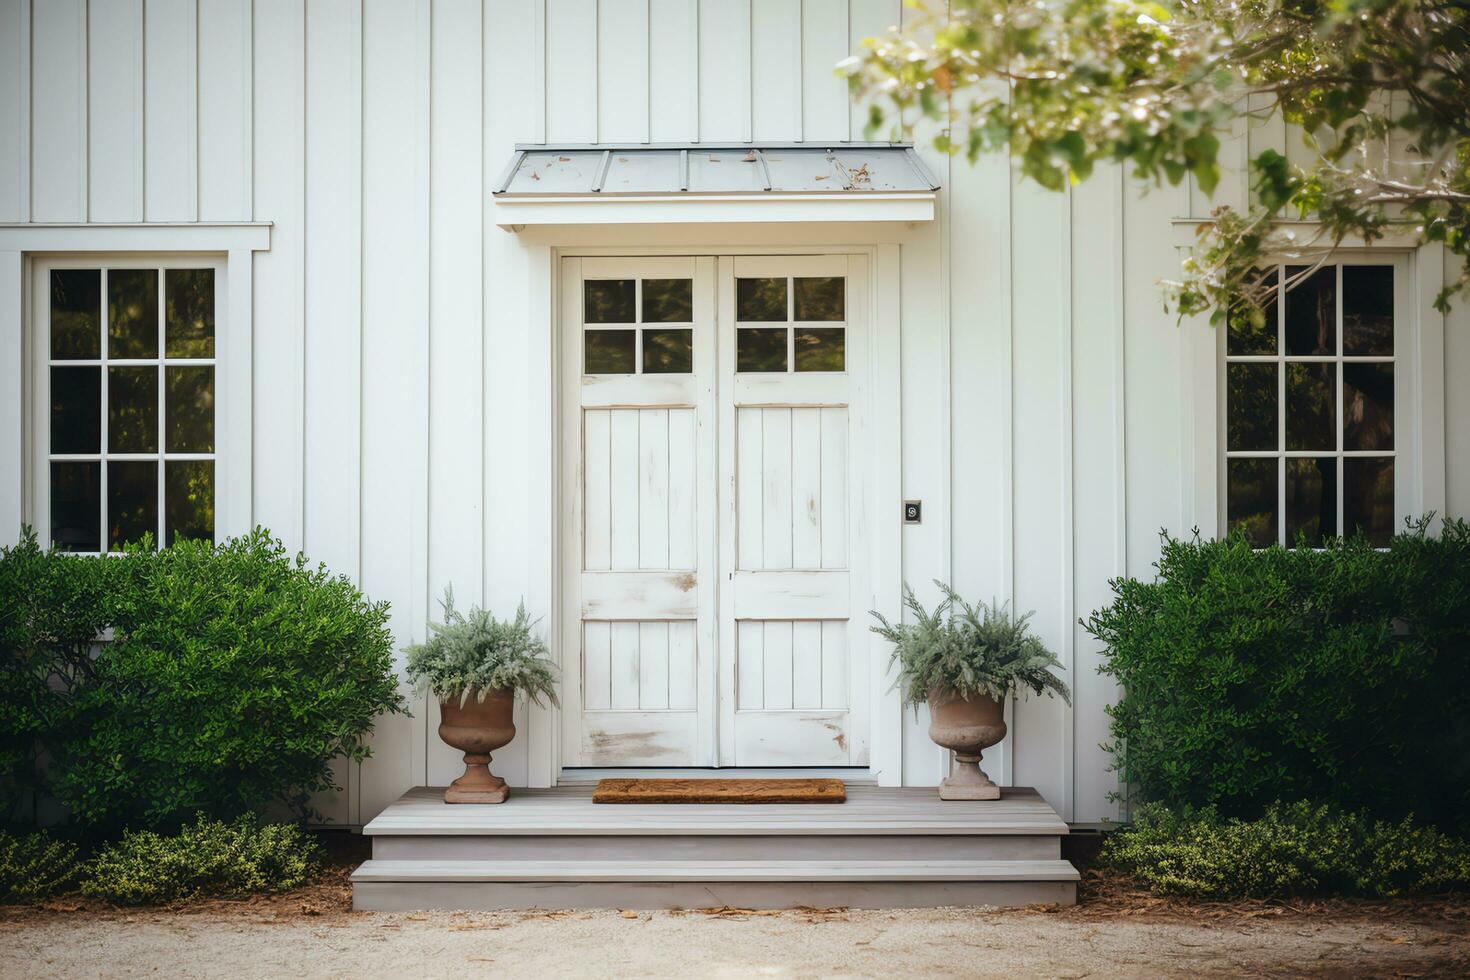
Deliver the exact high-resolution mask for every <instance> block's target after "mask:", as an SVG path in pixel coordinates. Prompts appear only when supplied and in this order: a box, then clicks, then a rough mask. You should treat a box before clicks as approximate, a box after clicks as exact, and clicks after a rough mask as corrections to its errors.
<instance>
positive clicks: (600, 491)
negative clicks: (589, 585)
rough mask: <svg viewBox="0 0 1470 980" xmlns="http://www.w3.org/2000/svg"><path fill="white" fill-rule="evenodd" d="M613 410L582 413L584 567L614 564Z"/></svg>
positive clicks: (597, 568)
mask: <svg viewBox="0 0 1470 980" xmlns="http://www.w3.org/2000/svg"><path fill="white" fill-rule="evenodd" d="M611 425H612V413H611V412H608V411H605V410H594V411H589V412H584V413H583V422H582V458H583V460H584V463H583V476H582V479H583V491H582V492H583V500H584V504H583V506H584V507H585V511H584V514H585V516H584V517H583V529H582V535H583V552H584V558H583V563H582V567H583V568H585V569H588V570H599V569H602V570H605V569H609V568H611V567H612V429H611Z"/></svg>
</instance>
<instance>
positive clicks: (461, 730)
mask: <svg viewBox="0 0 1470 980" xmlns="http://www.w3.org/2000/svg"><path fill="white" fill-rule="evenodd" d="M514 706H515V701H514V699H513V697H512V694H511V692H510V691H492V692H491V693H490V694H488V695H486V697H485V700H484V701H480V700H479V699H478V698H477V697H476V696H475V693H474V692H471V694H470V696H469V697H467V698H465V699H463V702H461V700H460V699H459V698H450V699H449V700H447V701H441V702H440V703H439V710H440V717H441V720H440V723H439V737H440V738H442V739H443V740H444V741H445V743H446V744H448V745H452V746H453V747H454V748H456V749H459V750H460V751H461V752H463V753H464V775H463V776H460V777H459V778H458V779H456V780H455V781H454V782H452V783H450V784H449V788H448V789H446V790H445V791H444V802H445V803H504V802H505V798H506V797H507V796H509V795H510V789H509V788H508V787H507V786H506V785H505V780H503V779H501V778H500V777H499V776H497V775H495V774H494V773H492V772H491V771H490V753H491V752H494V751H495V750H496V749H498V748H500V747H501V746H503V745H506V744H508V743H509V742H510V740H511V739H513V738H515V734H516V726H515V723H514V722H513V721H512V720H511V716H512V710H513V708H514Z"/></svg>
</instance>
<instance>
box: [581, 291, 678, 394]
mask: <svg viewBox="0 0 1470 980" xmlns="http://www.w3.org/2000/svg"><path fill="white" fill-rule="evenodd" d="M582 304H583V307H582V322H583V323H584V324H586V330H585V331H584V332H583V334H582V350H583V354H582V357H583V361H582V370H583V373H585V374H692V373H693V371H694V280H693V279H588V280H587V281H586V283H585V285H584V288H583V293H582Z"/></svg>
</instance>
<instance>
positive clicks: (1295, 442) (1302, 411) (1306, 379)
mask: <svg viewBox="0 0 1470 980" xmlns="http://www.w3.org/2000/svg"><path fill="white" fill-rule="evenodd" d="M1336 382H1337V365H1335V364H1316V363H1309V364H1303V363H1295V364H1292V363H1288V364H1287V365H1286V448H1287V449H1308V450H1312V449H1336V448H1337V426H1336V423H1335V419H1336V417H1337V392H1336V390H1335V388H1336Z"/></svg>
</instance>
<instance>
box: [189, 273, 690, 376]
mask: <svg viewBox="0 0 1470 980" xmlns="http://www.w3.org/2000/svg"><path fill="white" fill-rule="evenodd" d="M629 278H631V279H632V280H633V319H632V320H631V321H626V322H620V323H591V322H588V320H587V317H586V313H585V312H584V313H583V316H582V374H583V376H584V377H592V378H630V377H634V376H642V375H645V374H650V375H661V374H668V375H672V376H674V377H678V376H679V375H681V374H692V373H693V371H687V372H685V371H670V372H658V371H645V370H643V331H644V330H645V329H647V330H660V329H663V330H688V331H689V334H690V339H691V342H692V340H693V337H694V329H695V328H694V320H693V318H692V313H693V310H692V309H691V311H690V313H691V319H689V320H648V321H645V320H644V319H643V280H644V279H645V278H647V279H687V278H689V277H688V276H646V277H645V276H593V277H587V278H584V279H583V280H582V296H581V297H579V298H580V299H581V301H582V302H583V304H584V307H583V308H584V311H585V303H586V295H587V284H588V283H591V282H618V281H620V280H623V279H629ZM691 288H693V286H692V283H691ZM591 330H624V331H626V330H631V331H633V370H632V371H627V372H614V371H589V370H587V332H588V331H591ZM695 356H696V354H695V352H694V351H693V350H691V351H690V355H689V360H690V367H691V368H693V367H695V365H694V358H695ZM191 363H192V362H191Z"/></svg>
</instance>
